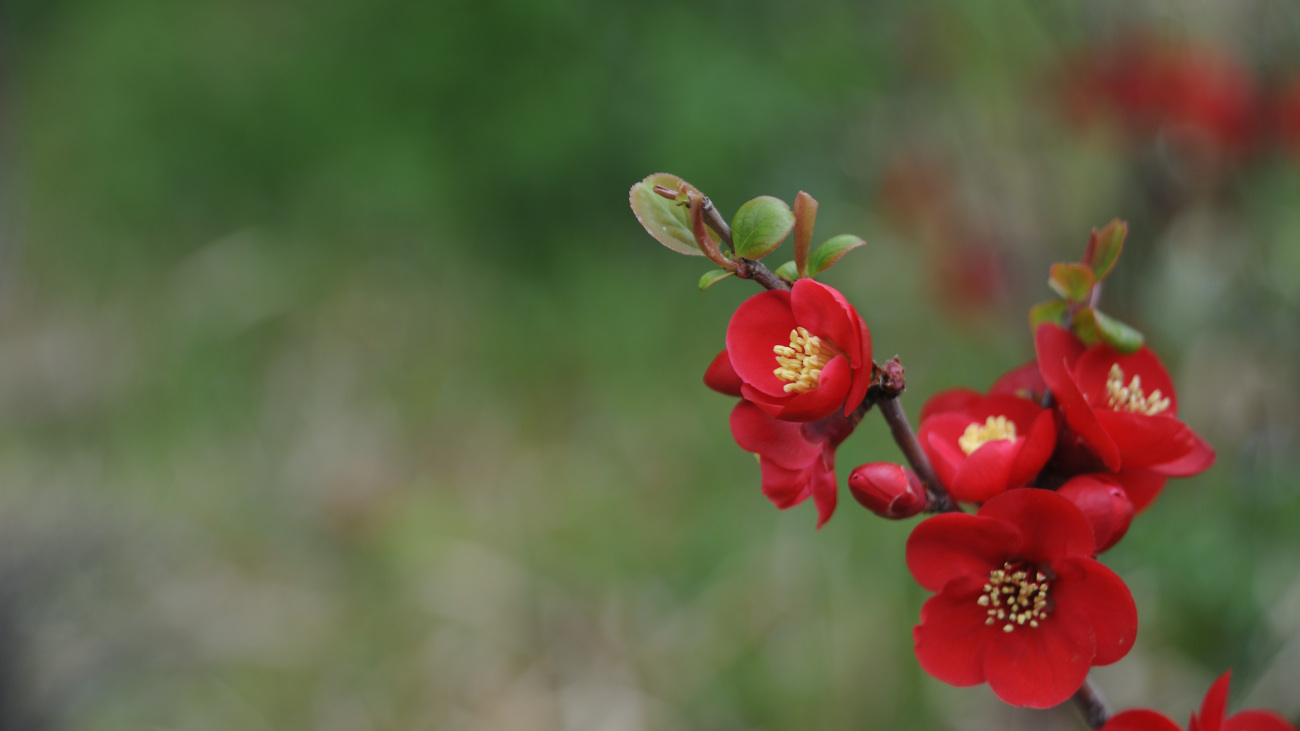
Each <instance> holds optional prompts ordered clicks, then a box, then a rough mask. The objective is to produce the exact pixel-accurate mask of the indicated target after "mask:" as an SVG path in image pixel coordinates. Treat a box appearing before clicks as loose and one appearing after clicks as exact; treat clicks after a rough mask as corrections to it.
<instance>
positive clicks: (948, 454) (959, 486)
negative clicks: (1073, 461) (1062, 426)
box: [918, 389, 1056, 503]
mask: <svg viewBox="0 0 1300 731" xmlns="http://www.w3.org/2000/svg"><path fill="white" fill-rule="evenodd" d="M918 438H919V439H920V442H921V448H922V449H924V450H925V454H926V456H928V457H929V458H930V462H931V463H933V465H934V471H935V473H936V474H937V475H938V476H939V480H940V481H941V482H943V484H944V485H945V486H947V488H948V491H949V492H950V493H952V496H953V498H954V499H956V500H960V501H964V502H975V503H982V502H984V501H985V500H988V499H989V498H991V497H993V496H994V495H997V494H999V493H1002V492H1005V491H1007V490H1009V489H1011V488H1014V487H1021V486H1023V485H1025V484H1027V483H1028V482H1029V481H1030V480H1032V479H1034V476H1035V475H1037V474H1038V471H1039V470H1041V469H1042V468H1043V465H1044V464H1046V463H1047V460H1048V458H1050V457H1051V456H1052V448H1053V447H1054V446H1055V445H1056V423H1055V420H1054V419H1053V417H1052V412H1050V411H1047V410H1046V409H1043V408H1042V407H1040V406H1038V404H1035V403H1034V402H1032V401H1029V400H1028V399H1023V398H1020V397H1018V396H1007V395H1001V396H980V395H979V394H977V393H975V392H973V391H969V390H966V389H953V390H951V391H943V392H941V393H938V394H935V395H934V396H933V397H932V398H931V399H930V400H929V401H927V402H926V404H925V406H924V407H923V408H922V409H921V429H920V432H919V434H918Z"/></svg>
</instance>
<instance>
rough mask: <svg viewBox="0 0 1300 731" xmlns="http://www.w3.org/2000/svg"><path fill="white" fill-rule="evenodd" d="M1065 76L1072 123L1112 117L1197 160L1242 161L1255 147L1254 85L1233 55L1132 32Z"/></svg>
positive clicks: (1133, 132)
mask: <svg viewBox="0 0 1300 731" xmlns="http://www.w3.org/2000/svg"><path fill="white" fill-rule="evenodd" d="M1066 73H1067V78H1066V79H1064V83H1063V84H1062V88H1063V89H1064V91H1065V103H1066V107H1067V109H1066V111H1067V112H1068V113H1069V114H1070V116H1071V117H1072V118H1074V119H1084V120H1086V119H1089V118H1092V117H1096V116H1110V117H1112V118H1114V121H1116V122H1118V123H1119V127H1120V128H1121V129H1122V130H1123V131H1124V132H1125V133H1126V134H1127V135H1128V136H1129V137H1131V138H1133V139H1135V140H1148V139H1154V138H1155V137H1156V135H1157V134H1160V135H1161V136H1162V137H1164V138H1165V139H1166V140H1167V141H1169V142H1172V143H1173V144H1174V145H1175V147H1177V148H1180V149H1182V150H1184V151H1186V152H1189V153H1193V154H1203V155H1205V154H1210V155H1222V156H1226V157H1238V158H1239V157H1242V156H1244V155H1246V154H1247V153H1249V152H1250V151H1251V150H1252V149H1253V147H1254V145H1255V143H1256V141H1257V137H1258V132H1259V130H1258V129H1257V128H1258V126H1259V123H1260V120H1259V109H1258V107H1259V101H1258V99H1259V94H1258V92H1257V89H1256V85H1255V81H1254V79H1253V77H1252V76H1251V74H1250V71H1249V70H1248V69H1247V68H1246V67H1245V66H1244V65H1243V64H1242V63H1241V62H1240V61H1239V60H1238V59H1236V58H1235V57H1234V56H1232V55H1231V54H1229V53H1226V52H1222V51H1219V50H1216V49H1211V48H1198V47H1182V48H1179V47H1175V46H1171V45H1167V44H1162V43H1160V42H1159V41H1157V40H1155V39H1152V38H1147V37H1143V36H1142V35H1140V34H1131V35H1130V36H1128V37H1124V38H1121V41H1120V42H1119V43H1117V44H1114V45H1113V46H1112V47H1110V48H1103V49H1100V50H1096V51H1093V52H1091V53H1089V54H1088V55H1087V56H1086V57H1084V58H1082V59H1077V60H1076V61H1074V62H1073V63H1070V64H1069V65H1068V67H1067V69H1066Z"/></svg>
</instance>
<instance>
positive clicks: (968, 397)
mask: <svg viewBox="0 0 1300 731" xmlns="http://www.w3.org/2000/svg"><path fill="white" fill-rule="evenodd" d="M983 398H984V396H983V395H982V394H981V393H980V392H979V391H973V390H971V389H969V388H950V389H948V390H947V391H940V392H939V393H936V394H935V395H933V396H931V397H930V398H928V399H926V401H925V405H924V406H922V407H921V417H920V418H921V423H925V421H926V419H929V418H930V417H931V416H934V415H935V414H941V413H943V412H945V411H960V412H962V413H966V412H967V411H968V410H969V409H970V408H971V407H973V406H974V405H975V404H978V403H979V402H980V400H981V399H983Z"/></svg>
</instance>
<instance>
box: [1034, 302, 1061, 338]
mask: <svg viewBox="0 0 1300 731" xmlns="http://www.w3.org/2000/svg"><path fill="white" fill-rule="evenodd" d="M1069 307H1070V303H1069V302H1066V301H1065V300H1047V301H1046V302H1039V303H1038V304H1036V305H1034V306H1033V307H1030V308H1029V332H1034V331H1035V330H1037V329H1038V326H1039V325H1042V324H1043V323H1045V322H1050V323H1052V324H1053V325H1060V324H1061V323H1063V322H1065V311H1066V310H1067V309H1069Z"/></svg>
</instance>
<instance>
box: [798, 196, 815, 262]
mask: <svg viewBox="0 0 1300 731" xmlns="http://www.w3.org/2000/svg"><path fill="white" fill-rule="evenodd" d="M816 220H817V199H816V198H813V197H812V196H810V195H808V194H807V193H805V192H803V191H802V190H801V191H799V195H796V196H795V197H794V264H795V267H796V268H797V269H798V272H799V276H801V277H806V276H808V248H809V247H810V246H812V232H813V222H814V221H816Z"/></svg>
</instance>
